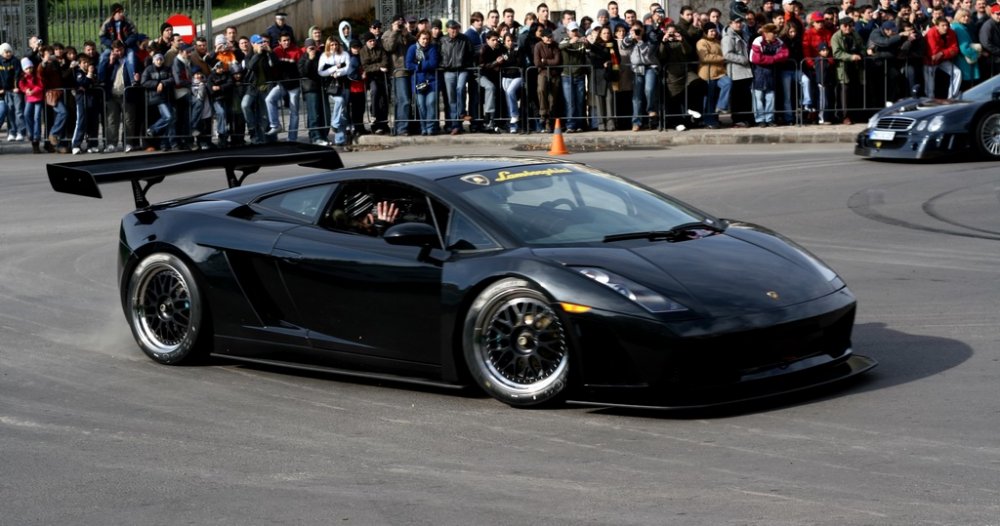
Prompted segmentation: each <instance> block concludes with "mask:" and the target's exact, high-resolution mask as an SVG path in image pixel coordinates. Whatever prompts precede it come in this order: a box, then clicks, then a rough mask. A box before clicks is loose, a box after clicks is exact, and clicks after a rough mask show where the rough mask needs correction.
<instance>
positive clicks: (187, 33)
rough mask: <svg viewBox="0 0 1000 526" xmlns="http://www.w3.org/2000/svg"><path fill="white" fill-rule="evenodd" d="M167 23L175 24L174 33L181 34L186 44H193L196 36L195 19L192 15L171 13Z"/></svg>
mask: <svg viewBox="0 0 1000 526" xmlns="http://www.w3.org/2000/svg"><path fill="white" fill-rule="evenodd" d="M167 23H168V24H170V25H172V26H174V34H175V35H180V36H181V40H183V41H184V43H185V44H193V43H194V36H195V28H194V20H191V17H189V16H187V15H183V14H180V13H177V14H175V15H170V18H168V19H167Z"/></svg>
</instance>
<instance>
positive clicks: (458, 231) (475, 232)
mask: <svg viewBox="0 0 1000 526" xmlns="http://www.w3.org/2000/svg"><path fill="white" fill-rule="evenodd" d="M447 246H448V250H484V249H490V248H498V246H497V244H496V243H495V242H494V241H493V240H492V239H490V236H488V235H486V233H485V232H483V231H482V230H481V229H480V228H479V227H478V226H476V224H475V223H473V222H472V221H471V220H469V218H467V217H465V215H464V214H462V213H460V212H455V213H453V214H452V216H451V225H450V226H449V227H448V238H447Z"/></svg>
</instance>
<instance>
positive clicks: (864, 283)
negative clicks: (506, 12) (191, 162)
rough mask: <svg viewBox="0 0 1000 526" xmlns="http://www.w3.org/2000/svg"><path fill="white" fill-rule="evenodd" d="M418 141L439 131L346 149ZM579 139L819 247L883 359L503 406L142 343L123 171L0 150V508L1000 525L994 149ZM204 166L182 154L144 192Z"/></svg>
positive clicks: (680, 190)
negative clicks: (703, 388) (71, 174)
mask: <svg viewBox="0 0 1000 526" xmlns="http://www.w3.org/2000/svg"><path fill="white" fill-rule="evenodd" d="M497 151H498V152H501V153H502V152H504V151H505V150H497ZM436 153H440V154H444V153H454V152H453V151H452V152H449V151H448V150H447V149H445V148H441V149H437V150H435V149H428V148H406V149H398V150H385V151H378V152H368V153H349V154H346V155H345V160H346V162H347V163H348V164H359V163H362V162H370V161H374V160H379V159H402V158H411V157H415V156H421V155H428V154H436ZM572 158H573V159H577V160H583V161H586V162H589V163H592V164H594V165H596V166H598V167H602V168H605V169H609V170H613V171H616V172H618V173H621V174H623V175H628V176H631V177H634V178H636V179H638V180H640V181H642V182H644V183H647V184H650V185H653V186H656V187H658V188H661V189H664V190H666V191H668V192H670V193H672V194H673V195H675V196H677V197H679V198H681V199H683V200H685V201H688V202H690V203H692V204H694V205H696V206H698V207H700V208H703V209H705V210H707V211H711V212H713V213H715V214H717V215H720V216H723V217H729V218H739V219H744V220H748V221H752V222H756V223H760V224H763V225H765V226H768V227H772V228H774V229H776V230H778V231H779V232H782V233H783V234H785V235H787V236H789V237H791V238H793V239H795V240H796V241H798V242H800V243H801V244H803V245H804V246H806V247H807V248H809V249H810V250H812V251H813V252H814V253H816V254H817V255H819V256H820V257H821V258H823V259H824V260H825V261H826V262H827V263H829V264H830V265H831V266H833V267H834V268H835V269H836V270H837V271H838V272H839V273H840V274H841V275H842V276H843V278H844V279H845V281H846V282H847V283H848V284H849V285H850V286H851V288H852V290H853V291H854V292H855V294H856V295H857V296H858V299H859V311H858V318H857V325H856V328H855V337H854V344H855V345H854V347H855V352H857V353H859V354H865V355H869V356H872V357H874V358H876V359H878V360H879V361H880V362H881V365H880V366H879V367H878V368H877V369H875V370H874V371H872V372H871V373H870V374H869V375H867V376H866V377H864V378H862V379H860V381H857V382H853V383H850V384H848V385H843V386H840V387H838V388H836V389H832V390H825V391H822V392H819V393H812V394H810V395H808V396H800V397H796V398H794V399H787V400H783V401H780V402H773V403H767V404H756V405H752V406H745V407H740V408H736V409H733V410H729V411H712V412H631V411H615V410H606V409H592V408H580V407H570V408H565V409H553V410H516V409H511V408H508V407H506V406H504V405H502V404H500V403H498V402H495V401H493V400H492V399H489V398H485V397H482V396H476V395H470V394H455V393H453V392H444V391H438V390H434V389H419V388H412V387H408V386H399V385H379V384H377V383H374V382H359V381H356V380H350V379H344V378H338V377H332V376H325V375H307V374H301V373H294V372H287V371H279V370H272V369H261V368H251V367H246V366H241V365H235V364H228V363H223V364H219V365H210V366H199V367H166V366H160V365H156V364H154V363H153V362H152V361H150V360H148V359H147V358H145V357H144V355H143V354H142V353H141V352H140V351H139V350H138V348H137V347H136V345H135V343H134V342H133V341H132V337H131V335H130V333H129V331H128V328H127V325H126V323H125V319H124V317H123V315H122V312H121V308H120V306H119V303H118V291H117V287H116V285H115V282H114V281H115V280H114V274H115V271H114V266H115V250H116V243H117V235H118V229H117V227H118V221H119V219H120V217H121V215H122V214H124V213H126V212H128V211H129V209H130V206H131V204H132V200H131V197H130V193H129V189H128V185H120V186H118V187H111V188H106V189H105V190H106V197H105V199H103V200H95V199H90V198H84V197H77V196H69V195H63V194H55V193H53V192H52V191H51V190H50V189H49V187H48V183H47V180H46V179H45V177H44V169H43V163H44V162H47V161H55V160H58V161H65V160H69V158H68V157H67V156H60V157H56V156H15V155H4V156H2V157H0V188H2V192H0V524H3V525H7V524H10V525H22V524H74V525H76V524H101V525H105V524H170V525H174V524H240V525H242V524H434V525H438V524H456V525H473V524H475V525H479V524H504V525H508V524H518V523H523V524H567V525H577V524H616V525H618V524H685V525H686V524H696V525H712V526H717V525H730V524H762V525H792V524H794V525H814V524H823V525H826V524H830V525H833V524H837V525H845V524H847V525H855V524H857V525H867V524H877V525H882V524H892V525H914V524H946V525H990V524H992V525H996V524H1000V382H998V377H1000V375H998V373H1000V328H998V327H1000V323H998V321H1000V320H998V317H1000V316H998V308H997V307H998V298H1000V266H998V259H1000V258H998V256H1000V201H998V196H1000V171H998V170H997V165H996V164H985V163H959V164H937V165H916V164H883V163H872V162H866V161H862V160H859V159H856V158H854V157H853V156H852V155H851V153H850V146H849V145H792V146H790V147H789V146H785V147H778V146H767V145H753V146H726V147H700V146H697V147H696V146H689V147H678V148H674V149H670V150H664V149H658V150H634V151H627V152H600V153H586V154H576V155H573V156H572ZM306 171H307V170H306V169H300V168H298V167H295V168H290V169H288V170H287V172H289V173H305V172H306ZM265 172H269V173H271V174H272V176H273V174H274V169H271V170H267V169H265ZM268 177H270V176H268V175H267V174H261V176H260V177H258V176H252V179H251V180H253V178H256V179H258V180H259V179H266V178H268ZM223 185H224V178H223V176H222V174H214V173H205V174H195V175H190V176H181V177H179V178H177V179H176V182H175V183H173V184H171V182H168V183H167V184H165V185H161V186H158V187H157V188H155V189H153V190H152V192H151V193H150V196H151V198H152V199H153V200H162V199H166V198H168V197H172V196H175V195H182V194H187V193H194V192H201V191H207V190H210V189H212V188H215V187H221V186H223Z"/></svg>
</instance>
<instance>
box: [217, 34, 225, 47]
mask: <svg viewBox="0 0 1000 526" xmlns="http://www.w3.org/2000/svg"><path fill="white" fill-rule="evenodd" d="M227 42H228V41H227V40H226V35H215V45H216V46H224V45H226V43H227Z"/></svg>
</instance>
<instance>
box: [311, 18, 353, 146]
mask: <svg viewBox="0 0 1000 526" xmlns="http://www.w3.org/2000/svg"><path fill="white" fill-rule="evenodd" d="M317 69H318V71H319V76H320V77H323V78H325V79H326V94H327V97H329V100H330V127H331V128H333V143H334V144H335V145H337V146H343V145H345V144H347V138H348V134H349V130H348V126H349V120H348V117H347V112H348V108H347V100H348V95H349V91H348V84H347V83H348V79H347V77H348V75H349V74H350V73H351V71H350V69H351V57H350V55H349V54H348V52H347V51H345V50H344V44H343V43H342V42H341V41H340V39H339V38H337V37H333V36H331V37H328V38H327V39H326V48H325V50H324V52H323V54H322V55H320V57H319V63H318V65H317ZM324 140H325V139H324Z"/></svg>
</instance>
